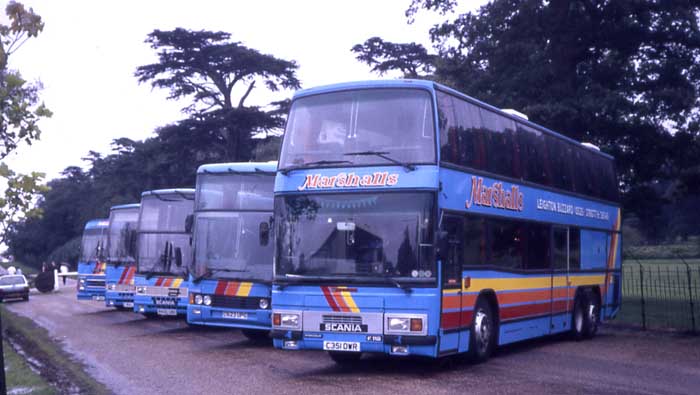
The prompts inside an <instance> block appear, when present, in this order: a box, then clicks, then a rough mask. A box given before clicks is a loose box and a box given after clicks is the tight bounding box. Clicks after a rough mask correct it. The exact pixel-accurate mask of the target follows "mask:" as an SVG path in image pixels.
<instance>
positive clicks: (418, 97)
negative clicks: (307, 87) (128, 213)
mask: <svg viewBox="0 0 700 395" xmlns="http://www.w3.org/2000/svg"><path fill="white" fill-rule="evenodd" d="M432 108H433V106H432V100H431V96H430V94H429V93H428V92H427V91H423V90H419V89H364V90H356V91H344V92H334V93H326V94H319V95H315V96H309V97H304V98H301V99H298V100H296V101H295V102H294V104H293V105H292V109H291V111H290V114H289V119H288V121H287V129H286V131H285V137H284V142H283V144H282V153H281V157H280V166H279V167H280V169H285V168H289V167H303V166H304V165H310V166H318V165H324V164H328V165H334V164H337V165H390V164H392V162H390V161H389V160H387V159H385V158H382V157H381V156H378V155H368V154H364V155H352V154H351V153H357V152H362V153H367V152H377V153H381V154H383V155H385V156H389V157H391V158H392V159H395V160H398V161H401V162H404V163H435V131H434V125H433V110H432ZM319 162H321V163H319Z"/></svg>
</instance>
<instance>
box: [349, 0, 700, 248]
mask: <svg viewBox="0 0 700 395" xmlns="http://www.w3.org/2000/svg"><path fill="white" fill-rule="evenodd" d="M456 6H457V2H456V1H454V0H414V1H413V2H412V4H411V5H410V7H409V9H408V10H407V11H406V16H407V17H408V18H409V22H410V21H412V20H413V18H415V16H416V15H417V14H418V13H420V12H425V11H428V12H438V13H440V14H441V15H445V16H446V18H449V19H447V20H445V21H444V22H443V23H440V24H437V25H435V26H434V27H433V28H432V29H430V31H429V32H428V34H429V36H430V40H431V42H432V51H433V53H434V54H429V52H428V51H427V50H426V49H425V48H423V47H422V46H420V45H418V44H414V43H404V44H396V43H390V42H385V41H383V40H382V39H381V38H377V37H374V38H371V39H369V40H367V41H366V42H365V43H363V44H360V45H356V46H355V47H353V49H352V50H353V52H354V53H355V54H356V57H357V59H358V60H360V61H362V62H364V63H366V64H368V65H369V66H371V67H372V70H374V71H376V72H378V73H385V72H387V71H392V70H394V71H397V72H401V73H403V74H404V75H406V76H410V77H415V76H416V74H417V76H418V77H420V78H431V79H433V80H437V81H439V82H443V83H445V84H447V85H449V86H452V87H454V88H456V89H458V90H460V91H463V92H466V93H467V94H470V95H472V96H474V97H476V98H478V99H481V100H483V101H486V102H488V103H490V104H493V105H495V106H497V107H500V108H514V109H517V110H519V111H522V112H524V113H526V114H527V115H528V116H529V118H530V119H531V120H533V121H534V122H537V123H540V124H542V125H544V126H547V127H549V128H552V129H554V130H558V131H561V132H563V133H564V134H566V135H567V136H569V137H572V138H574V139H576V140H579V141H589V142H592V143H594V144H596V145H598V146H600V147H601V148H602V149H603V150H604V151H606V152H608V153H610V154H612V155H613V156H615V158H616V159H617V166H618V171H619V173H620V176H621V185H622V190H623V192H625V193H626V194H627V195H628V197H627V198H626V201H625V208H626V210H627V211H628V212H629V211H632V212H635V213H636V214H637V215H638V217H639V218H640V219H641V220H642V221H643V222H644V224H643V225H644V226H643V229H644V231H645V233H646V234H647V236H648V237H650V238H652V239H659V238H661V237H662V236H661V233H663V232H665V231H667V230H668V229H667V228H664V227H659V226H658V225H659V223H660V221H661V222H663V219H664V218H663V217H664V215H662V211H664V207H663V204H672V203H675V202H676V200H677V199H679V198H681V197H682V196H687V194H692V193H695V194H696V195H697V194H698V185H700V182H698V180H700V168H698V164H697V158H698V155H699V154H700V112H698V111H697V103H698V102H699V99H700V83H698V81H700V27H699V26H698V15H700V2H699V1H697V0H695V1H688V2H640V1H634V0H620V1H596V2H590V1H583V0H568V1H544V0H494V1H492V2H490V3H488V4H487V5H484V6H483V7H481V8H480V9H479V10H478V11H476V12H469V13H464V14H458V13H455V8H456ZM693 191H694V192H693ZM650 192H651V193H650ZM659 204H660V205H659ZM666 222H668V221H666ZM667 225H668V224H667ZM696 232H697V230H696Z"/></svg>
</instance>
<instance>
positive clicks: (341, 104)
mask: <svg viewBox="0 0 700 395" xmlns="http://www.w3.org/2000/svg"><path fill="white" fill-rule="evenodd" d="M274 207H275V208H274V210H275V215H274V225H275V232H276V243H277V245H276V256H275V273H274V279H273V291H272V313H273V314H272V321H273V330H272V337H273V339H274V344H275V347H278V348H284V349H289V350H296V349H318V350H325V351H328V352H329V353H330V355H331V357H332V358H333V359H334V360H336V361H337V362H339V363H345V362H351V361H354V360H357V359H359V358H360V355H361V354H362V353H382V354H390V355H399V356H400V355H420V356H427V357H435V358H437V357H443V356H449V355H454V354H458V353H468V354H469V355H470V356H471V357H472V358H473V359H475V360H477V361H483V360H485V359H487V358H488V357H489V355H490V354H491V352H492V350H493V349H494V348H495V347H497V346H499V345H503V344H508V343H512V342H516V341H520V340H524V339H528V338H533V337H537V336H543V335H548V334H554V333H560V332H570V333H571V334H572V335H573V336H574V337H575V338H577V339H585V338H590V337H593V335H594V334H595V333H596V330H597V327H598V323H599V321H600V320H602V319H606V318H610V317H613V316H614V315H615V314H616V312H617V311H618V309H619V306H620V264H621V259H620V220H621V214H620V207H619V203H618V183H617V181H616V176H615V165H614V161H613V158H612V157H610V156H609V155H607V154H604V153H602V152H600V150H599V149H597V147H595V146H593V145H591V144H587V143H579V142H577V141H574V140H572V139H569V138H567V137H564V136H562V135H561V134H558V133H555V132H553V131H551V130H548V129H546V128H544V127H542V126H540V125H537V124H535V123H532V122H530V121H528V120H527V118H526V117H525V116H524V115H522V114H519V113H517V112H515V111H512V110H510V111H508V110H500V109H497V108H495V107H493V106H490V105H487V104H485V103H483V102H480V101H478V100H475V99H473V98H471V97H469V96H466V95H464V94H462V93H459V92H457V91H455V90H453V89H450V88H448V87H445V86H443V85H440V84H437V83H433V82H430V81H417V80H393V81H371V82H358V83H346V84H339V85H333V86H326V87H320V88H314V89H308V90H302V91H299V92H297V94H296V95H295V96H294V99H293V101H292V106H291V110H290V113H289V116H288V120H287V125H286V131H285V134H284V140H283V144H282V149H281V154H280V158H279V164H278V170H277V176H276V180H275V206H274Z"/></svg>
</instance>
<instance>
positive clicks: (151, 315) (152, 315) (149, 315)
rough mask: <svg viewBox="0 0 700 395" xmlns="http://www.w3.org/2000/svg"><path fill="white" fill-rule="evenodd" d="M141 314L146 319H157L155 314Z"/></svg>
mask: <svg viewBox="0 0 700 395" xmlns="http://www.w3.org/2000/svg"><path fill="white" fill-rule="evenodd" d="M141 314H142V315H143V316H144V317H146V318H148V319H153V318H158V314H156V313H141Z"/></svg>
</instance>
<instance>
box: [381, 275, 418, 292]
mask: <svg viewBox="0 0 700 395" xmlns="http://www.w3.org/2000/svg"><path fill="white" fill-rule="evenodd" d="M384 278H385V279H386V280H389V282H390V283H392V284H394V285H395V286H396V288H400V289H402V290H403V291H404V292H406V293H407V294H410V293H411V292H413V288H411V287H410V286H408V285H406V284H402V283H401V282H399V280H397V279H395V278H393V277H389V276H385V277H384Z"/></svg>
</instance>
